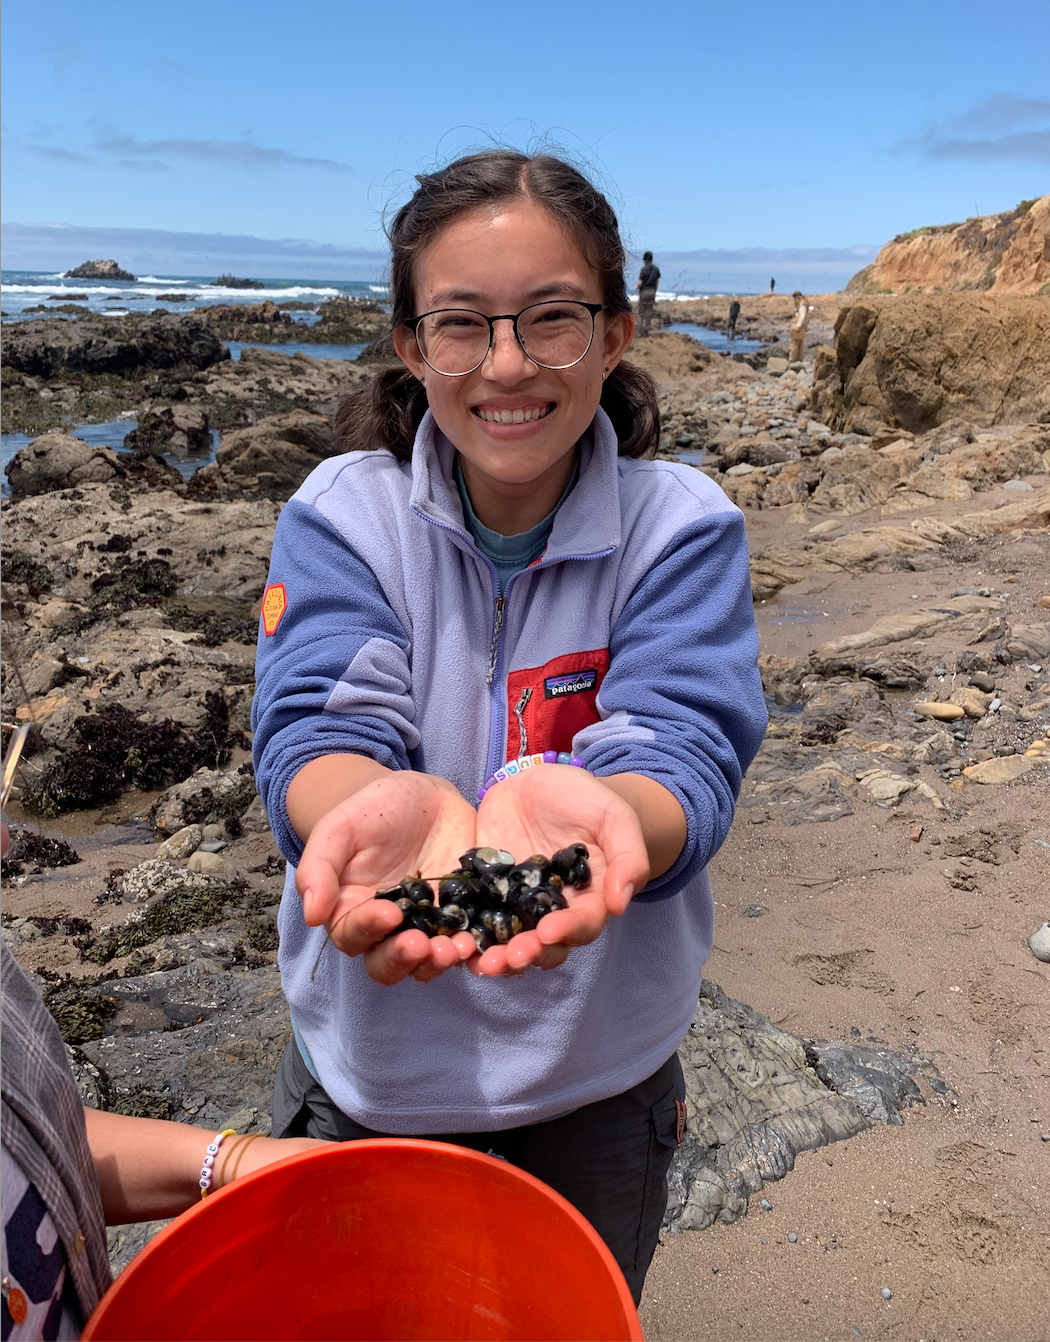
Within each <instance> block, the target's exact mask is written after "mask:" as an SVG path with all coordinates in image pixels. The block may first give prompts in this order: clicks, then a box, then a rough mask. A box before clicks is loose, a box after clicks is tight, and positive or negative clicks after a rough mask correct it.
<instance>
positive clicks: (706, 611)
mask: <svg viewBox="0 0 1050 1342" xmlns="http://www.w3.org/2000/svg"><path fill="white" fill-rule="evenodd" d="M390 242H391V279H390V296H391V307H392V315H391V321H392V326H393V343H394V347H395V349H396V350H397V353H398V355H399V357H400V359H401V361H402V365H403V366H402V367H400V368H395V369H388V370H386V371H384V372H381V373H379V374H377V375H376V377H375V378H374V379H372V381H371V382H370V383H369V385H368V386H367V387H366V388H365V389H363V390H362V391H360V392H358V393H357V394H356V395H354V396H352V397H350V399H349V400H348V401H347V402H345V403H344V405H343V406H342V407H341V408H340V410H339V412H338V414H337V416H336V434H337V440H338V441H339V442H340V444H341V445H342V446H344V447H345V448H347V449H349V450H348V451H346V453H345V455H343V456H339V457H334V458H332V459H330V460H329V461H326V462H325V463H323V464H322V465H321V466H319V467H318V468H317V469H316V470H315V471H314V472H313V474H312V475H311V476H310V477H309V479H308V480H307V481H306V483H305V484H304V485H303V486H302V487H301V488H300V489H299V491H298V493H297V494H296V495H295V496H294V497H293V498H292V499H291V500H290V501H289V502H288V503H287V504H286V506H285V508H284V509H283V511H282V513H281V516H280V519H279V521H278V523H277V530H276V535H275V537H274V548H273V556H272V560H271V565H270V574H269V579H268V586H267V589H266V593H265V596H264V599H263V614H262V621H261V628H260V634H259V650H258V657H257V663H256V674H257V691H256V697H255V702H254V705H253V709H252V722H253V725H254V728H255V738H254V743H253V750H254V757H255V768H256V778H257V780H258V786H259V791H260V794H261V795H262V797H263V800H264V802H265V805H266V809H267V813H268V815H269V817H270V821H271V824H272V826H273V832H274V837H275V840H276V842H277V844H278V846H279V847H280V849H281V851H282V853H283V854H284V855H285V857H286V858H287V859H288V863H289V867H288V876H287V880H286V884H285V889H284V896H283V898H282V900H281V906H280V917H279V927H280V936H281V944H280V960H279V963H280V969H281V977H282V983H283V986H284V990H285V994H286V996H287V998H288V1002H289V1005H290V1008H291V1015H292V1022H293V1029H294V1038H293V1040H292V1041H291V1042H290V1043H289V1045H288V1048H287V1049H286V1051H285V1054H284V1057H283V1058H282V1061H281V1064H280V1067H279V1070H278V1075H277V1079H276V1083H275V1089H274V1103H273V1131H274V1133H275V1134H280V1133H285V1134H289V1135H301V1134H306V1135H311V1136H318V1137H321V1136H325V1137H331V1138H334V1139H336V1140H345V1141H349V1140H357V1139H361V1138H368V1137H374V1136H382V1135H396V1134H400V1135H404V1136H416V1137H430V1138H433V1139H435V1140H441V1141H450V1142H454V1143H457V1144H460V1145H466V1146H469V1147H473V1148H475V1149H478V1150H481V1151H492V1152H494V1153H495V1154H497V1155H501V1156H503V1157H505V1158H506V1159H508V1160H510V1161H512V1162H514V1163H515V1164H517V1165H519V1166H521V1167H522V1168H524V1169H526V1170H528V1171H529V1172H530V1173H532V1174H534V1175H536V1176H537V1177H539V1178H541V1179H543V1180H545V1181H546V1182H547V1183H549V1184H551V1185H552V1186H553V1187H554V1188H555V1189H557V1190H558V1192H560V1193H561V1194H562V1195H563V1196H565V1197H566V1198H568V1199H569V1201H570V1202H572V1203H573V1204H574V1205H575V1206H576V1207H577V1208H578V1209H579V1210H580V1211H581V1212H582V1213H583V1215H585V1216H586V1217H587V1218H588V1219H589V1220H590V1221H591V1223H592V1224H593V1225H594V1226H595V1227H596V1229H597V1230H598V1231H599V1233H600V1234H601V1235H602V1236H603V1237H604V1238H605V1241H606V1243H607V1244H608V1245H609V1247H610V1249H611V1251H612V1252H613V1254H614V1256H615V1257H616V1260H617V1262H618V1263H619V1264H620V1267H621V1268H622V1269H623V1272H624V1275H625V1277H626V1279H627V1281H628V1283H629V1285H630V1287H631V1290H632V1291H633V1293H634V1297H635V1299H636V1300H637V1299H638V1298H639V1297H640V1295H641V1290H642V1283H643V1281H644V1278H645V1273H646V1270H647V1268H648V1266H649V1262H650V1260H651V1258H652V1255H653V1251H654V1249H655V1247H656V1243H657V1237H658V1233H659V1228H660V1222H661V1218H662V1215H663V1211H664V1207H665V1204H666V1197H667V1185H666V1174H667V1170H668V1168H669V1165H670V1160H671V1155H672V1153H673V1150H674V1148H675V1145H676V1143H677V1142H678V1141H680V1140H681V1139H682V1135H683V1133H684V1122H685V1108H684V1083H683V1077H682V1071H681V1065H680V1063H679V1061H678V1057H677V1048H678V1045H679V1043H680V1042H681V1040H682V1039H683V1037H684V1035H685V1033H686V1031H687V1030H688V1028H689V1025H690V1022H691V1020H692V1018H693V1015H694V1012H695V1009H696V1003H697V995H698V991H699V987H700V980H701V973H702V968H703V964H704V961H705V960H706V958H707V956H708V954H709V952H710V949H711V941H712V935H713V929H712V919H713V912H714V910H713V901H712V896H711V890H710V885H709V882H708V878H707V871H706V869H707V864H708V862H709V861H710V859H711V857H712V855H713V854H714V853H715V852H716V851H717V849H718V848H719V846H720V845H721V843H722V842H723V840H724V838H725V835H726V833H727V831H728V828H729V824H730V821H731V819H732V815H733V809H734V805H735V799H736V797H737V795H738V793H739V788H740V784H741V780H742V777H743V774H744V771H745V770H746V769H747V766H748V764H749V763H750V761H751V759H752V758H753V757H754V755H755V753H756V752H757V750H758V747H759V745H760V743H761V741H762V737H763V733H764V730H765V725H766V711H765V705H764V702H763V698H762V685H761V681H760V678H759V675H758V669H757V652H758V643H757V637H756V632H755V620H754V612H753V609H752V602H751V590H750V580H749V572H748V556H747V545H746V541H745V536H744V527H743V518H742V515H741V514H740V512H739V510H738V509H737V508H735V507H734V506H733V505H732V504H731V503H730V502H729V500H728V499H727V498H726V497H725V495H724V494H723V493H722V492H721V490H720V489H719V488H718V487H717V486H716V485H715V484H714V482H713V481H711V480H710V479H709V478H708V477H707V476H705V475H703V474H702V473H701V472H699V471H696V470H695V469H693V468H691V467H688V466H682V465H680V464H678V463H670V462H664V461H654V460H651V454H652V453H653V452H654V451H655V448H656V446H657V443H658V441H659V412H658V409H657V405H656V392H655V385H654V384H653V382H652V380H651V379H650V378H649V377H648V376H647V375H646V374H645V373H644V372H642V371H641V370H640V369H638V368H634V367H632V366H631V365H630V364H628V363H626V362H624V360H623V355H624V352H625V350H626V349H627V346H628V345H629V343H630V340H631V337H632V335H633V332H634V319H633V317H632V313H631V303H630V300H629V299H628V296H627V292H626V287H625V284H624V252H623V246H622V243H621V241H620V237H619V231H618V227H617V222H616V216H615V215H614V213H613V211H612V209H611V207H610V206H609V204H608V202H607V201H606V199H605V198H604V196H602V195H601V194H600V192H598V191H597V190H596V188H595V187H594V186H593V185H592V184H591V183H590V182H588V181H587V180H586V178H584V177H583V176H581V174H580V173H579V172H578V171H577V170H576V169H575V168H573V167H571V166H570V165H569V164H567V163H564V162H562V161H561V160H559V159H556V158H553V157H550V156H547V155H537V156H532V157H528V156H525V155H523V154H518V153H514V152H511V151H509V150H499V151H491V152H487V153H482V154H476V155H472V156H469V157H467V158H463V159H460V160H458V161H456V162H454V163H451V164H450V165H448V166H447V167H445V168H443V169H440V170H438V171H435V172H434V173H432V174H429V175H426V176H423V177H421V178H419V185H418V188H417V190H416V192H415V194H414V195H413V196H412V198H411V199H410V200H409V201H408V202H407V204H405V205H404V206H403V207H402V208H401V209H400V210H399V211H398V213H397V214H396V216H395V217H394V220H393V223H392V225H391V229H390ZM574 843H583V844H585V845H586V846H587V848H588V850H589V853H590V863H591V882H590V884H589V885H588V886H587V887H586V888H585V889H578V890H576V889H574V890H570V891H569V900H570V902H569V906H568V907H567V908H565V909H561V910H557V911H554V912H550V913H548V914H547V915H546V916H545V917H544V918H543V920H542V922H537V923H536V924H535V926H534V928H533V929H531V930H523V931H520V932H518V934H517V935H514V936H512V937H511V938H510V939H509V940H507V941H506V942H505V943H503V944H494V945H492V944H490V945H488V947H487V948H486V949H484V951H483V953H481V952H479V947H478V945H477V944H476V943H475V940H474V938H473V936H472V935H471V934H470V933H469V932H467V931H462V932H457V933H456V934H455V935H452V936H444V935H439V936H434V937H433V938H431V937H428V936H427V935H426V933H425V932H424V931H423V930H421V929H420V930H416V929H412V930H408V931H402V930H400V928H401V926H402V916H403V915H402V910H401V908H399V907H398V906H397V905H396V903H394V902H393V901H391V900H390V899H385V898H384V899H376V898H374V895H375V893H376V891H377V890H379V889H385V888H388V887H391V886H394V885H396V884H397V883H398V882H400V881H401V880H402V879H403V878H404V877H405V875H406V873H411V874H412V875H413V876H414V877H420V876H421V877H422V878H423V879H425V880H428V881H434V880H436V879H437V878H438V877H439V876H440V874H441V873H446V872H451V871H453V870H455V869H457V868H459V867H460V866H461V864H462V857H461V855H463V854H466V853H468V851H469V850H473V849H475V848H476V847H478V846H480V847H481V848H494V849H496V850H504V851H506V852H508V853H510V854H512V855H513V856H514V857H515V858H516V859H517V860H519V861H521V860H523V859H525V858H526V857H527V855H529V854H534V853H544V854H551V853H553V852H555V851H556V850H559V849H562V848H564V847H566V846H567V845H569V844H574ZM493 858H494V859H495V860H499V852H498V851H497V852H496V853H493ZM431 889H433V886H431ZM329 942H331V943H332V944H329ZM540 970H544V971H546V972H543V973H540V972H538V971H540Z"/></svg>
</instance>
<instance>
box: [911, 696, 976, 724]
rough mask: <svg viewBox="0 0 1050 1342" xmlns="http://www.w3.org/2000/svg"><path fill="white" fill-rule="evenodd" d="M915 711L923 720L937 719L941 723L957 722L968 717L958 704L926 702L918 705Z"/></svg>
mask: <svg viewBox="0 0 1050 1342" xmlns="http://www.w3.org/2000/svg"><path fill="white" fill-rule="evenodd" d="M914 711H915V712H916V713H918V714H919V716H920V717H923V718H936V719H937V720H938V721H939V722H956V721H958V719H959V718H964V717H965V716H966V710H965V709H962V708H960V707H959V705H958V704H938V703H934V702H929V701H928V702H925V703H921V704H916V705H915V709H914Z"/></svg>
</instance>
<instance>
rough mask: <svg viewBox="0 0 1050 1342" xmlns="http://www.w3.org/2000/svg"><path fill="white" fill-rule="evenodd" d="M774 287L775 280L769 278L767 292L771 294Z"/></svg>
mask: <svg viewBox="0 0 1050 1342" xmlns="http://www.w3.org/2000/svg"><path fill="white" fill-rule="evenodd" d="M776 287H777V282H776V280H775V279H773V278H772V277H771V278H770V281H769V292H770V293H772V292H773V291H774V290H775V289H776Z"/></svg>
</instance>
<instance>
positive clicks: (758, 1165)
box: [664, 979, 946, 1231]
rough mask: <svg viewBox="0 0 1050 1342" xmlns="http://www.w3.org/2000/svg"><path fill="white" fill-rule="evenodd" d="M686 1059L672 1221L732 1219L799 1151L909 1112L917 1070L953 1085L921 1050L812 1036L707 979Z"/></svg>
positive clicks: (694, 1224)
mask: <svg viewBox="0 0 1050 1342" xmlns="http://www.w3.org/2000/svg"><path fill="white" fill-rule="evenodd" d="M679 1057H680V1058H681V1060H682V1067H683V1070H684V1072H685V1082H686V1095H687V1102H688V1114H689V1117H688V1119H687V1123H686V1137H685V1140H684V1142H683V1143H682V1145H681V1146H679V1147H678V1148H677V1150H676V1152H675V1156H674V1160H673V1161H672V1163H671V1169H670V1172H669V1174H668V1183H669V1186H670V1196H669V1198H668V1205H667V1212H666V1214H665V1217H664V1229H665V1230H675V1231H678V1230H704V1229H706V1228H707V1227H708V1226H709V1225H712V1224H713V1223H714V1222H715V1221H723V1222H731V1221H735V1220H737V1218H738V1217H740V1216H741V1215H743V1213H744V1212H745V1211H746V1209H747V1201H748V1198H749V1197H750V1196H751V1195H752V1194H753V1193H757V1192H759V1191H760V1190H761V1189H762V1188H763V1187H764V1186H765V1184H767V1183H770V1182H772V1181H773V1180H776V1179H781V1178H783V1177H784V1175H785V1174H787V1173H788V1171H789V1170H791V1169H792V1168H793V1167H794V1163H795V1157H796V1156H797V1155H798V1153H799V1152H800V1151H812V1150H815V1149H816V1148H817V1147H820V1146H826V1145H827V1144H828V1143H830V1142H835V1141H841V1140H843V1139H845V1138H849V1137H852V1136H855V1135H856V1134H857V1133H858V1132H863V1131H864V1130H865V1129H866V1128H869V1127H872V1126H873V1125H874V1124H875V1123H893V1124H900V1123H903V1121H904V1120H903V1118H902V1110H903V1109H905V1108H906V1107H907V1106H908V1105H911V1104H921V1103H922V1102H923V1101H922V1097H921V1095H920V1092H919V1088H918V1086H917V1085H916V1083H915V1081H914V1079H913V1076H914V1075H916V1074H921V1075H922V1076H923V1079H924V1080H925V1081H926V1082H927V1083H928V1084H929V1085H930V1086H931V1088H932V1089H934V1090H935V1091H940V1092H941V1093H945V1092H946V1087H945V1086H944V1084H943V1082H942V1081H941V1080H940V1078H939V1077H938V1076H937V1073H936V1071H935V1069H934V1068H933V1067H932V1065H931V1064H929V1063H927V1062H926V1061H925V1060H924V1059H921V1058H919V1057H917V1056H913V1057H903V1056H901V1055H900V1054H895V1053H893V1052H892V1051H891V1050H889V1049H886V1048H881V1047H878V1048H861V1047H855V1046H852V1045H843V1044H828V1045H822V1044H819V1043H817V1044H814V1043H810V1042H807V1041H805V1040H802V1039H799V1038H798V1037H797V1036H795V1035H790V1034H786V1033H785V1032H784V1031H783V1030H778V1029H777V1028H776V1026H774V1025H771V1024H770V1022H769V1021H768V1020H767V1019H766V1018H765V1016H763V1015H761V1014H760V1013H759V1012H757V1011H755V1010H754V1009H753V1008H752V1007H749V1006H746V1005H744V1004H743V1003H742V1002H736V1001H734V1000H733V999H732V998H731V997H728V996H727V995H726V994H725V993H724V992H723V991H722V990H721V989H720V988H719V987H718V986H717V985H716V984H713V983H711V982H709V981H707V980H706V979H705V980H704V983H703V985H702V986H701V990H700V1001H699V1004H698V1006H697V1011H696V1015H695V1017H694V1018H693V1023H692V1025H691V1026H690V1029H689V1033H688V1034H687V1035H686V1038H685V1041H684V1042H683V1044H682V1046H681V1048H680V1049H679Z"/></svg>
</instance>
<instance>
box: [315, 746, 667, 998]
mask: <svg viewBox="0 0 1050 1342" xmlns="http://www.w3.org/2000/svg"><path fill="white" fill-rule="evenodd" d="M572 843H584V844H586V845H587V847H588V849H589V850H590V867H591V883H590V885H589V886H588V887H586V888H585V889H583V890H572V889H568V888H567V889H566V890H565V891H564V894H565V896H566V899H567V901H568V903H569V907H568V908H567V909H562V910H557V911H555V912H553V913H549V914H548V915H547V916H546V918H544V919H543V920H542V921H541V922H540V923H539V925H538V926H537V927H536V929H535V931H530V932H521V933H519V934H518V935H517V936H516V937H513V938H512V939H511V940H510V941H509V942H508V943H507V944H506V945H505V946H493V947H491V948H490V949H489V950H487V951H485V952H484V954H482V955H479V954H478V952H477V947H476V946H475V944H474V939H473V937H471V935H470V933H469V932H460V933H457V934H456V935H455V936H453V937H433V938H430V937H428V936H427V935H426V934H425V933H424V932H420V931H415V930H413V931H408V932H402V933H400V934H398V935H397V936H390V933H391V932H393V931H394V929H395V928H396V927H397V926H398V925H399V923H400V922H401V911H400V909H399V908H398V907H397V906H396V904H394V903H393V902H392V901H390V900H383V899H375V898H373V896H374V895H375V892H376V890H381V889H384V888H386V887H389V886H393V885H396V884H397V883H398V881H400V880H402V879H403V878H404V877H405V876H417V875H420V876H422V877H423V878H424V879H430V880H434V881H436V879H437V878H438V877H440V876H442V875H444V874H446V873H447V872H450V871H453V870H455V869H456V868H457V867H458V866H459V859H460V855H461V854H463V853H465V852H466V851H467V850H468V849H469V848H473V847H476V846H477V847H481V846H487V847H493V848H502V849H506V850H507V851H508V852H510V853H511V854H512V855H513V856H514V858H515V860H516V861H523V860H524V859H525V858H526V857H529V856H530V855H531V854H533V853H543V854H545V855H547V856H550V855H551V854H552V853H554V852H556V851H557V850H558V849H559V848H565V847H567V846H568V845H569V844H572ZM648 877H649V861H648V856H647V853H646V848H645V842H644V840H643V837H642V831H641V827H640V824H639V821H638V817H637V815H636V814H635V812H634V810H633V809H632V807H631V806H629V805H628V803H627V802H626V801H624V800H623V799H622V798H621V797H619V796H617V794H616V793H614V792H613V791H612V790H611V789H609V788H607V787H605V786H604V785H603V784H602V783H601V782H600V781H599V780H598V779H596V778H593V777H592V776H591V775H590V774H588V773H586V772H585V771H584V770H582V769H576V768H573V767H571V766H569V765H545V766H544V767H542V768H537V769H533V770H527V771H525V772H523V773H520V774H518V775H516V776H514V777H512V778H508V779H506V780H505V781H504V782H502V783H499V784H498V785H497V786H496V787H493V788H491V789H490V790H489V791H488V792H487V793H486V794H485V798H484V800H483V801H482V803H481V805H480V807H479V809H478V810H477V811H475V810H474V808H473V807H472V806H470V805H469V804H468V803H467V802H466V801H464V800H463V798H462V797H461V796H460V794H459V792H458V791H457V790H456V789H455V788H454V787H453V786H452V784H451V783H448V782H446V781H445V780H444V779H441V778H435V777H433V776H431V775H428V774H422V773H416V772H413V771H409V770H404V771H401V772H399V773H393V774H389V775H387V776H385V777H383V778H381V779H379V780H377V781H376V782H374V783H371V784H369V786H367V787H365V788H362V789H361V790H360V791H359V792H356V793H354V795H353V796H352V797H350V798H349V799H348V800H346V801H344V802H341V803H340V804H339V805H338V806H336V807H334V808H333V809H332V810H331V811H329V812H328V814H327V815H325V816H324V817H323V818H322V819H321V820H320V821H318V823H317V824H316V825H315V826H314V828H313V831H312V832H311V834H310V838H309V840H308V841H307V844H306V847H305V849H304V851H303V855H302V858H301V859H300V862H299V867H298V871H297V875H296V884H297V886H298V889H299V893H300V894H301V896H302V899H303V912H304V916H305V918H306V921H307V923H308V924H310V925H311V926H320V925H322V924H323V925H324V926H325V927H326V928H327V929H328V932H329V935H330V936H331V939H332V941H333V942H334V943H335V945H336V946H337V947H338V949H339V950H341V951H343V952H344V953H345V954H347V955H350V956H357V955H362V956H363V957H364V964H365V968H366V970H367V972H368V974H369V975H370V976H371V977H372V978H373V979H375V980H376V981H377V982H379V983H386V984H393V983H397V982H399V981H400V980H401V979H403V978H405V977H407V976H409V975H411V976H412V977H413V978H416V979H419V980H422V981H424V982H426V981H428V980H430V979H433V978H437V977H438V976H439V975H440V974H443V973H445V971H446V970H448V969H452V968H455V967H457V966H460V965H466V966H467V967H468V968H469V969H470V970H471V971H472V972H474V973H476V974H479V975H484V976H493V975H500V974H503V975H516V974H522V973H524V972H525V971H526V970H528V969H529V968H531V967H534V966H535V967H538V968H541V969H551V968H554V967H555V966H557V965H560V964H562V963H563V962H564V960H565V959H566V957H567V956H568V954H569V952H570V951H571V950H572V949H573V947H575V946H582V945H585V944H587V943H588V942H591V941H593V940H594V939H595V938H596V937H597V936H599V935H600V933H601V931H602V929H603V928H604V926H605V924H606V922H607V921H608V919H609V918H610V916H613V915H616V914H620V913H622V912H623V911H624V909H626V907H627V905H628V903H629V902H630V899H631V896H632V895H633V894H634V892H635V891H636V890H639V889H641V887H642V886H643V885H644V884H645V882H646V880H647V879H648Z"/></svg>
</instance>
